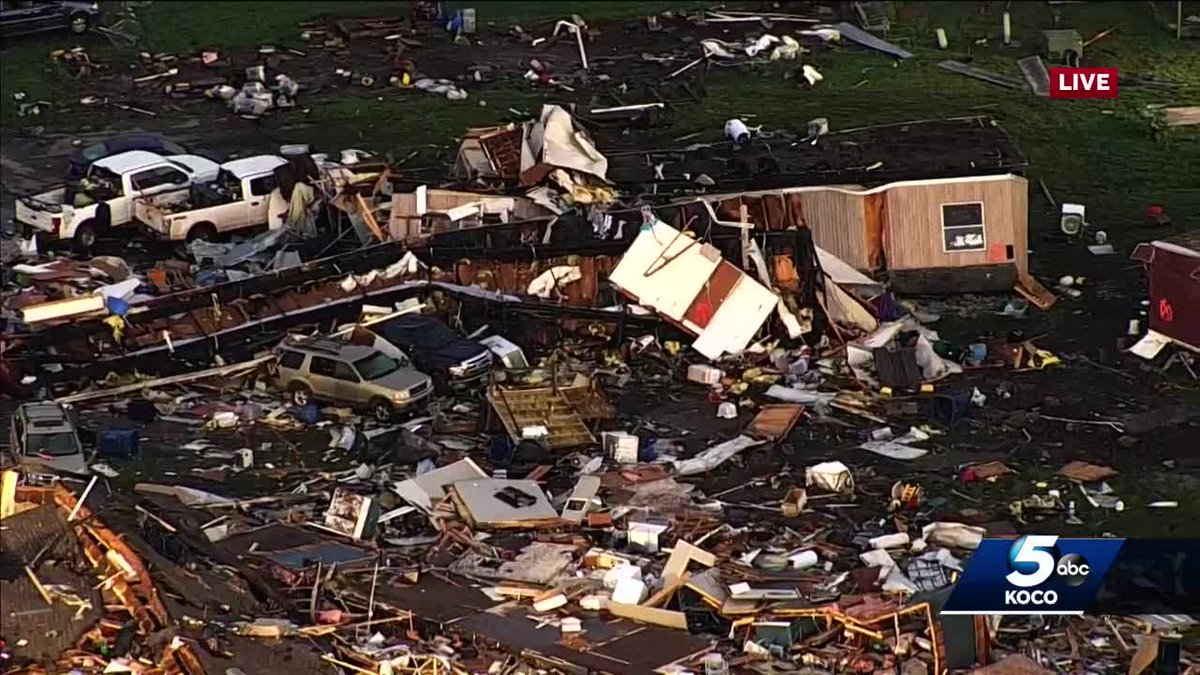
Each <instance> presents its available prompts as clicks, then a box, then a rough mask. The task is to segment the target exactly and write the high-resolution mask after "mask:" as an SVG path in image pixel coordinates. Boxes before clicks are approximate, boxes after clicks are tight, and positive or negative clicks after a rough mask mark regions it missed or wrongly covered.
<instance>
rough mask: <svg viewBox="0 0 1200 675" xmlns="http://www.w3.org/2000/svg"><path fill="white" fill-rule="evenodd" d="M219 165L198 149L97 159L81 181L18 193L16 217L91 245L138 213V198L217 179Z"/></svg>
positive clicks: (82, 246) (83, 246) (80, 245)
mask: <svg viewBox="0 0 1200 675" xmlns="http://www.w3.org/2000/svg"><path fill="white" fill-rule="evenodd" d="M219 169H220V166H219V165H218V164H217V163H216V162H213V161H211V160H208V159H205V158H203V157H199V156H197V155H171V156H168V157H163V156H161V155H156V154H154V153H152V152H146V151H143V150H134V151H131V152H123V153H120V154H117V155H113V156H111V157H105V158H104V159H101V160H98V161H96V162H95V163H93V164H92V165H91V166H90V167H89V168H88V170H87V174H86V175H85V176H84V177H83V179H82V180H81V181H80V182H79V184H78V185H64V186H59V187H56V188H54V189H52V190H48V191H46V192H42V193H40V194H36V195H31V196H27V197H21V198H19V199H17V205H16V206H17V208H16V211H17V212H16V219H17V222H19V223H22V224H23V225H25V226H26V229H27V230H30V231H29V232H28V234H41V235H42V236H49V237H51V238H53V239H59V240H70V241H71V242H72V244H73V245H74V247H75V248H76V249H77V250H81V251H86V250H89V249H90V248H91V247H92V245H93V244H94V243H95V242H96V236H97V235H98V234H99V233H100V232H102V231H104V230H106V229H107V228H109V227H119V226H122V225H127V224H129V223H130V222H132V221H133V219H134V203H135V202H136V203H139V204H140V203H143V202H154V201H159V200H164V201H165V200H170V199H172V198H176V197H175V196H176V195H180V194H186V193H187V190H188V188H189V187H190V186H191V185H193V184H196V183H205V182H208V181H212V180H214V179H215V178H216V177H217V172H218V171H219Z"/></svg>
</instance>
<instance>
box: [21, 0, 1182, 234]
mask: <svg viewBox="0 0 1200 675" xmlns="http://www.w3.org/2000/svg"><path fill="white" fill-rule="evenodd" d="M702 4H703V3H657V4H656V3H643V2H559V3H544V2H505V3H480V4H479V5H476V9H477V10H478V12H479V21H480V22H482V23H488V22H492V23H494V24H495V25H496V26H497V27H504V26H507V25H509V24H512V23H517V22H526V23H527V22H530V21H533V20H538V19H552V18H556V17H565V16H568V15H570V14H571V13H578V14H580V15H582V16H583V17H585V18H586V19H587V20H588V21H589V22H590V23H592V24H593V25H600V26H601V27H603V22H604V21H605V20H610V19H628V18H631V17H636V16H640V15H643V14H645V13H647V12H649V11H652V10H654V9H665V8H671V9H676V10H677V9H679V8H680V7H691V6H698V5H702ZM740 4H742V5H748V4H757V5H761V4H762V3H740ZM1004 5H1005V3H1000V2H984V3H979V2H921V3H893V4H892V8H891V11H892V14H893V31H892V34H891V36H890V39H891V40H892V41H894V42H896V43H898V44H901V45H902V46H905V47H906V48H908V49H910V50H911V51H913V52H915V53H916V54H917V56H916V58H913V59H909V60H908V61H904V62H893V61H892V60H891V59H889V58H887V57H885V56H882V55H879V54H875V53H872V52H858V51H848V50H837V51H834V52H831V53H827V54H823V55H820V56H818V57H816V58H815V60H813V63H814V65H816V67H817V68H818V69H819V70H820V71H821V72H822V73H823V74H824V75H825V80H824V81H823V82H821V83H820V85H819V86H818V88H817V89H816V90H813V91H806V90H803V89H801V88H800V87H799V85H797V84H796V83H795V80H784V79H783V77H782V74H783V72H784V71H785V70H787V69H789V68H791V67H794V66H782V65H778V64H767V65H763V66H759V67H756V68H754V69H752V70H749V71H745V70H742V69H734V68H727V69H714V70H713V71H712V72H710V74H709V76H708V78H707V80H706V87H707V90H708V97H707V98H706V99H705V100H704V102H703V103H702V104H697V105H695V106H693V107H690V108H687V109H684V110H680V111H678V112H677V113H676V115H675V123H676V126H677V127H678V131H679V134H683V133H688V132H691V131H701V130H702V131H706V132H707V133H708V134H709V135H710V136H711V137H716V136H718V135H719V134H720V129H721V126H722V124H723V122H724V120H725V119H727V118H729V117H731V116H735V115H736V116H744V117H747V119H748V121H752V123H754V124H765V125H766V126H767V127H768V128H770V127H779V126H785V127H787V126H790V127H793V128H797V129H802V128H803V127H804V125H805V123H806V121H807V120H809V119H811V118H813V117H818V116H820V117H827V118H829V120H830V124H831V127H832V128H834V129H838V128H848V127H854V126H860V125H863V124H868V123H873V122H891V121H901V120H905V119H925V118H935V117H947V116H956V115H968V114H981V113H986V114H992V115H995V116H997V117H998V118H1000V119H1001V120H1002V122H1003V123H1004V125H1005V126H1006V127H1007V128H1008V129H1009V131H1010V132H1011V133H1013V134H1014V136H1016V138H1017V140H1018V142H1019V143H1020V145H1021V147H1022V148H1023V149H1024V151H1025V152H1026V154H1028V155H1029V157H1030V161H1031V164H1032V166H1033V171H1032V176H1033V177H1034V178H1042V179H1044V180H1045V181H1046V183H1047V184H1048V185H1049V187H1050V189H1051V190H1052V191H1053V192H1054V194H1055V197H1056V198H1057V199H1058V200H1059V201H1063V200H1080V201H1083V202H1085V203H1087V205H1088V207H1089V214H1091V213H1096V214H1097V215H1101V214H1103V215H1104V217H1105V220H1112V221H1130V220H1134V219H1136V218H1138V216H1139V215H1140V214H1141V213H1142V212H1143V211H1144V209H1145V207H1146V206H1147V205H1148V204H1150V203H1154V202H1161V203H1163V204H1165V205H1166V206H1167V208H1168V211H1169V212H1171V213H1174V214H1179V215H1183V214H1196V213H1197V212H1200V133H1197V131H1196V130H1195V128H1192V129H1176V130H1173V131H1171V132H1163V131H1156V130H1155V129H1154V128H1153V127H1152V124H1151V122H1150V120H1149V119H1147V118H1146V117H1145V116H1144V114H1143V109H1144V106H1145V105H1147V104H1154V103H1165V104H1170V105H1188V104H1190V105H1195V104H1198V103H1200V46H1198V45H1197V44H1196V43H1195V41H1192V42H1190V43H1189V42H1187V41H1184V42H1177V41H1176V40H1174V39H1173V35H1172V34H1171V33H1169V32H1168V31H1166V30H1165V29H1163V28H1161V27H1159V26H1157V25H1155V24H1154V23H1153V19H1152V16H1151V14H1150V11H1149V10H1148V9H1147V8H1146V5H1145V4H1144V3H1098V2H1089V3H1081V4H1072V5H1064V6H1061V7H1060V8H1059V11H1060V12H1061V14H1062V25H1063V26H1068V27H1072V28H1075V29H1077V30H1079V31H1080V33H1081V34H1082V35H1083V36H1084V37H1085V39H1086V38H1087V37H1090V36H1092V35H1095V34H1097V33H1099V32H1100V31H1101V30H1104V29H1107V28H1114V27H1115V28H1116V30H1115V31H1114V32H1113V33H1112V34H1111V35H1109V36H1108V37H1105V38H1102V39H1100V40H1098V41H1097V42H1095V43H1094V44H1092V45H1090V46H1088V47H1087V48H1086V49H1085V54H1084V65H1105V66H1116V67H1118V68H1119V69H1120V70H1121V73H1122V74H1123V75H1139V74H1144V75H1153V76H1154V77H1156V78H1158V79H1164V80H1172V81H1176V82H1181V83H1184V84H1185V85H1187V88H1185V89H1181V90H1178V91H1162V90H1157V89H1149V88H1134V87H1126V88H1122V90H1121V94H1120V98H1119V99H1117V100H1115V101H1114V100H1105V101H1049V100H1045V99H1040V98H1037V97H1035V96H1032V95H1028V94H1022V93H1019V92H1015V91H1010V90H1007V89H1004V88H1001V87H997V86H995V85H990V84H986V83H983V82H978V81H975V80H972V79H969V78H965V77H962V76H956V75H950V74H947V73H942V72H941V71H939V70H938V69H937V67H936V64H937V62H938V61H940V60H942V59H947V58H953V59H959V60H964V59H968V58H969V59H970V60H971V61H972V63H973V65H976V66H978V67H983V68H987V69H991V70H995V71H998V72H1003V73H1005V74H1009V75H1018V74H1019V73H1018V71H1017V68H1016V59H1018V58H1020V57H1022V56H1026V55H1028V54H1032V53H1036V51H1037V46H1036V45H1037V39H1038V36H1039V31H1040V30H1041V29H1044V28H1048V27H1050V26H1051V12H1052V9H1051V8H1050V7H1049V6H1047V5H1046V4H1044V3H1034V2H1028V3H1012V8H1011V11H1012V16H1013V36H1014V39H1015V40H1018V41H1019V42H1020V43H1022V46H1020V47H1017V48H1009V49H1005V48H1002V47H1001V46H1000V45H999V44H998V43H999V39H998V37H999V31H1000V26H1001V13H1002V12H1003V9H1004ZM456 6H470V3H458V4H457V5H456ZM407 8H408V3H406V2H376V3H354V2H339V3H332V2H286V3H277V2H272V3H254V2H205V3H185V2H156V3H153V4H151V5H149V6H148V7H145V8H142V9H140V10H138V12H139V13H140V15H141V16H142V17H143V23H144V26H145V36H146V40H147V44H148V45H149V47H150V48H151V49H152V50H153V51H156V52H177V53H194V52H195V51H196V50H197V49H198V48H199V47H202V46H217V47H221V48H225V49H232V48H237V47H249V46H255V45H260V44H270V43H291V44H297V43H298V42H299V36H298V32H299V31H298V29H297V27H296V24H297V22H299V21H301V20H304V19H306V18H312V17H316V16H320V15H323V14H337V15H343V16H345V15H353V14H368V15H380V14H388V13H396V12H406V11H408V9H407ZM938 27H942V28H945V29H946V31H947V33H948V34H949V36H950V48H949V49H948V50H945V51H942V50H939V49H937V46H936V44H935V38H934V30H935V29H936V28H938ZM621 29H622V28H621V27H619V26H614V27H612V28H610V30H621ZM782 29H783V28H781V30H782ZM748 30H749V29H748ZM985 36H989V37H990V38H991V39H990V40H989V41H988V44H986V45H980V44H977V43H976V40H977V39H979V38H983V37H985ZM48 45H49V46H48ZM53 46H62V43H56V42H55V41H54V40H53V39H45V40H39V41H35V42H29V41H26V42H23V43H19V44H16V45H14V46H10V47H8V48H7V49H5V51H4V52H3V58H2V59H0V67H2V79H0V83H2V84H0V87H2V90H3V101H4V102H3V104H0V105H2V108H0V109H2V112H3V114H2V117H0V121H2V123H3V126H4V128H5V129H6V130H8V129H11V128H12V127H14V126H16V125H21V124H30V123H36V124H45V125H52V124H53V123H54V122H53V115H50V116H48V117H43V118H38V119H36V120H34V121H32V122H31V120H29V119H21V118H17V117H16V115H15V108H16V106H15V104H14V103H13V102H12V97H11V95H12V93H13V92H15V91H26V92H28V94H29V95H30V97H31V98H48V99H50V100H53V96H54V92H55V82H56V75H55V73H54V70H53V67H52V66H50V65H49V62H48V59H47V58H46V55H47V53H48V51H49V49H51V48H52V47H53ZM94 51H96V52H98V53H99V52H101V51H109V50H103V49H102V48H99V47H97V48H96V49H94ZM109 55H110V56H111V54H109ZM545 95H546V94H545V93H544V91H543V92H534V91H532V90H530V89H524V88H521V87H517V88H507V89H503V88H493V89H490V90H483V91H480V92H479V93H478V96H475V95H473V97H472V99H470V100H468V101H464V102H461V103H451V102H447V101H445V100H444V99H441V98H438V97H433V96H412V97H405V98H402V99H399V100H397V99H396V98H385V99H384V100H382V101H380V100H376V99H374V98H367V97H358V98H349V97H336V96H326V97H323V98H314V99H310V100H306V101H305V102H304V105H305V106H306V107H309V108H311V113H310V117H309V119H310V120H311V121H313V122H315V123H317V124H326V123H333V122H337V123H341V124H347V125H352V126H353V127H354V128H355V129H356V130H357V132H358V133H359V135H361V136H362V137H363V139H364V142H367V143H369V144H370V145H371V146H372V147H375V148H377V149H379V150H385V151H392V152H395V153H401V152H403V151H404V149H405V148H406V147H412V146H420V145H424V144H429V143H449V142H451V139H452V138H453V137H455V136H456V135H458V134H460V133H461V131H462V129H463V128H464V127H466V126H468V125H473V124H481V123H488V122H491V121H494V120H496V119H498V118H500V117H502V116H504V115H506V114H507V113H506V112H505V111H506V109H507V108H510V107H512V108H517V109H526V110H532V109H533V108H534V106H536V104H537V103H538V102H540V100H541V98H542V97H543V96H545ZM479 99H483V100H485V101H486V102H487V105H486V107H482V106H481V105H480V104H479ZM751 116H752V117H751ZM297 140H301V139H297ZM1179 215H1177V219H1178V218H1179Z"/></svg>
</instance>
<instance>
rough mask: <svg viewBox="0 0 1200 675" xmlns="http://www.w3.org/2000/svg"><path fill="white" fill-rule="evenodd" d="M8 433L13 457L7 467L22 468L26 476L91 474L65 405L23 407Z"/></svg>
mask: <svg viewBox="0 0 1200 675" xmlns="http://www.w3.org/2000/svg"><path fill="white" fill-rule="evenodd" d="M9 433H10V446H9V447H10V449H11V453H12V455H13V456H12V457H10V458H9V462H5V463H6V464H7V463H10V462H11V463H12V464H15V465H18V466H20V468H21V470H22V471H23V472H25V473H26V474H27V475H30V476H37V475H44V474H51V475H53V474H60V473H67V474H78V475H84V474H87V473H88V468H87V457H86V456H85V455H84V453H83V444H82V443H80V442H79V433H78V432H77V431H76V429H75V422H74V421H73V420H72V419H71V416H70V414H69V412H68V410H67V408H66V407H64V406H63V405H62V404H59V403H55V402H53V401H44V402H41V403H23V404H21V405H20V406H19V407H18V408H17V411H16V412H15V413H14V414H13V420H12V429H11V431H10V432H9Z"/></svg>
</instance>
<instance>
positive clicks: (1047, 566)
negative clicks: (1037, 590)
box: [1004, 534, 1058, 588]
mask: <svg viewBox="0 0 1200 675" xmlns="http://www.w3.org/2000/svg"><path fill="white" fill-rule="evenodd" d="M1057 542H1058V537H1056V536H1054V535H1048V534H1031V535H1028V536H1025V537H1021V538H1020V539H1019V540H1017V541H1016V542H1015V543H1014V544H1013V545H1012V548H1010V549H1009V550H1008V568H1009V569H1010V570H1012V571H1011V572H1009V573H1008V576H1006V577H1004V578H1005V579H1006V580H1008V583H1010V584H1012V585H1013V586H1018V587H1020V588H1031V587H1033V586H1037V585H1038V584H1040V583H1043V582H1044V581H1046V580H1047V579H1049V578H1050V576H1051V575H1052V574H1054V556H1053V555H1052V554H1051V553H1050V552H1049V551H1045V550H1042V549H1047V548H1051V547H1052V546H1054V544H1056V543H1057ZM1031 566H1033V567H1034V569H1033V571H1024V570H1026V569H1028V568H1029V567H1031Z"/></svg>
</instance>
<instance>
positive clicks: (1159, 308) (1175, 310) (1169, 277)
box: [1147, 246, 1200, 349]
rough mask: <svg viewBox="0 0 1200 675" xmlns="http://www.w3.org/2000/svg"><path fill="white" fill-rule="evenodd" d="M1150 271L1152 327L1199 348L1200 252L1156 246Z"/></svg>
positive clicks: (1149, 266)
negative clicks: (1189, 252)
mask: <svg viewBox="0 0 1200 675" xmlns="http://www.w3.org/2000/svg"><path fill="white" fill-rule="evenodd" d="M1147 267H1148V268H1149V273H1150V308H1149V309H1150V327H1151V328H1153V329H1154V330H1156V331H1158V332H1159V333H1162V334H1163V335H1166V336H1167V337H1170V338H1171V339H1173V340H1177V341H1179V342H1182V343H1184V344H1187V345H1190V346H1192V347H1195V348H1197V349H1200V275H1197V271H1200V253H1193V254H1191V255H1188V254H1186V253H1183V252H1181V251H1179V250H1176V249H1173V248H1165V247H1161V246H1156V247H1155V252H1154V257H1153V262H1151V263H1150V264H1149V265H1147Z"/></svg>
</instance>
